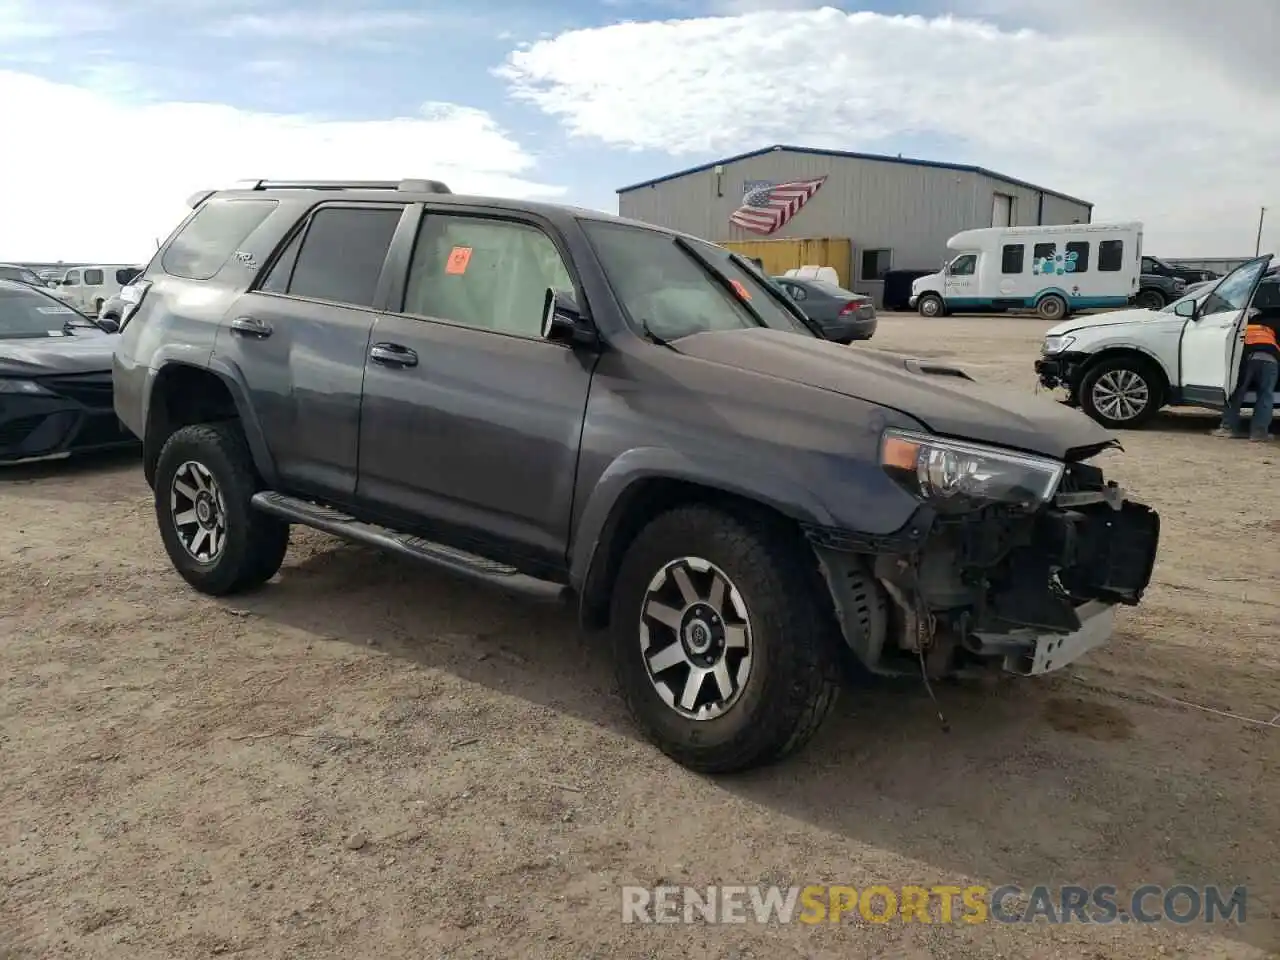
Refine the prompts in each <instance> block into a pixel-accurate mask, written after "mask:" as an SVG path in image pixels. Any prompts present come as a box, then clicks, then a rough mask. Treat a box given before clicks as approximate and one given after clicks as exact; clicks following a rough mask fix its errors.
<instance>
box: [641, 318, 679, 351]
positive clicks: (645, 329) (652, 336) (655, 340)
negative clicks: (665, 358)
mask: <svg viewBox="0 0 1280 960" xmlns="http://www.w3.org/2000/svg"><path fill="white" fill-rule="evenodd" d="M640 331H641V332H642V333H643V334H644V338H645V339H646V340H648V341H649V342H650V343H652V344H656V345H657V346H659V347H666V348H667V349H668V350H674V351H675V352H676V353H679V352H680V351H679V350H676V348H675V347H673V346H672V345H671V341H670V340H665V339H663V338H662V337H660V336H658V335H657V334H656V333H654V332H653V330H652V329H651V328H650V327H649V319H648V317H641V318H640Z"/></svg>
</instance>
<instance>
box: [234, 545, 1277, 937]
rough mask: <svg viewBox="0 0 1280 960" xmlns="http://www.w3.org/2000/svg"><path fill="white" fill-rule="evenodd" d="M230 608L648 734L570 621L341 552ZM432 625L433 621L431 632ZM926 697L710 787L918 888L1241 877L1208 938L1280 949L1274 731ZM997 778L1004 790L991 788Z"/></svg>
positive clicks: (1041, 693) (980, 695)
mask: <svg viewBox="0 0 1280 960" xmlns="http://www.w3.org/2000/svg"><path fill="white" fill-rule="evenodd" d="M236 606H237V607H241V608H247V609H249V610H251V611H253V612H254V613H256V614H257V615H259V616H261V617H264V618H266V619H268V620H270V621H274V622H276V623H279V624H282V625H287V626H289V627H294V628H300V629H303V630H306V631H308V632H312V633H315V634H318V635H320V636H324V637H328V638H330V639H331V642H335V643H343V644H350V645H353V646H355V647H361V648H364V647H368V646H370V645H374V646H376V648H377V649H379V650H380V651H385V653H387V654H389V655H393V656H396V657H401V658H405V659H407V660H410V661H412V662H415V663H418V664H421V665H424V666H427V667H431V668H434V669H438V670H442V671H445V672H448V673H450V674H452V675H454V676H457V677H459V678H461V679H464V680H466V681H469V682H471V683H475V684H478V685H481V686H484V687H487V688H490V689H493V690H495V691H497V692H500V693H502V694H504V695H508V696H515V697H519V698H522V699H525V700H527V701H530V702H533V703H537V704H539V705H543V706H549V707H552V708H554V709H557V710H559V711H562V712H566V713H568V714H571V715H573V716H576V717H578V718H580V719H583V720H586V721H588V722H590V723H592V724H596V725H599V726H602V727H605V728H608V729H611V730H613V731H616V732H618V733H621V734H622V735H624V736H627V737H629V738H632V739H639V736H638V734H637V732H636V730H635V729H634V727H633V726H632V725H631V723H630V720H629V719H628V717H627V716H626V714H625V712H624V710H623V708H622V705H621V702H620V700H619V698H618V697H617V696H616V695H615V693H614V684H613V680H612V675H611V670H610V664H609V660H608V653H607V649H606V648H605V646H604V644H603V642H601V640H600V638H594V637H589V636H586V635H584V634H583V633H582V632H581V631H580V630H579V629H578V628H577V626H576V623H575V621H574V618H573V615H572V614H571V613H570V612H569V611H567V610H565V609H563V608H559V607H554V606H549V605H541V604H536V603H533V602H530V601H526V600H523V599H516V598H511V597H508V596H507V595H505V594H503V593H501V592H499V591H496V590H494V589H491V588H487V587H484V586H479V585H474V584H471V583H469V582H467V581H460V580H458V579H456V578H452V577H449V576H447V575H445V574H441V573H437V572H436V571H434V570H431V569H427V568H423V567H422V566H420V565H418V564H415V563H413V562H411V561H407V560H402V559H400V558H397V557H391V556H387V555H385V554H381V553H377V552H375V551H372V550H369V549H365V548H362V547H354V546H348V545H334V546H333V547H332V548H331V549H322V550H319V551H317V552H314V553H313V554H312V555H310V556H308V557H306V558H304V559H302V560H301V562H298V563H294V564H291V565H289V566H287V567H286V568H285V570H284V571H282V574H281V576H280V578H279V579H278V580H276V581H275V582H273V583H271V584H270V585H268V586H267V587H266V588H264V589H263V590H261V591H260V592H258V593H256V594H253V595H250V596H246V597H242V598H237V601H236ZM428 623H430V624H440V625H441V626H439V627H436V628H435V629H434V630H433V631H432V632H431V633H430V634H427V633H425V632H424V630H423V629H422V625H423V624H428ZM1117 642H1118V643H1121V642H1131V643H1134V644H1141V645H1142V646H1145V645H1146V643H1147V642H1148V639H1147V638H1145V637H1142V636H1139V635H1136V634H1135V635H1133V636H1132V637H1130V638H1129V640H1128V641H1126V640H1125V638H1124V637H1123V636H1121V637H1119V638H1117ZM1193 656H1194V654H1193ZM1203 658H1204V664H1203V666H1204V670H1205V671H1206V676H1207V678H1208V680H1207V682H1209V683H1212V675H1213V673H1214V672H1215V671H1216V672H1219V673H1220V672H1222V671H1224V670H1233V669H1243V665H1241V666H1240V667H1239V668H1237V667H1234V666H1231V665H1224V664H1222V663H1221V662H1218V661H1216V660H1214V659H1213V658H1212V655H1211V651H1207V652H1205V653H1204V654H1203ZM935 692H936V694H937V697H938V701H939V705H938V706H935V704H934V703H933V702H932V700H931V699H930V697H929V695H928V694H927V693H926V692H925V690H924V687H923V684H922V683H920V682H918V681H912V680H907V681H894V682H879V683H875V684H873V685H871V686H869V687H867V688H860V689H857V690H852V691H850V692H847V693H846V695H845V696H844V698H843V701H842V703H841V705H840V706H839V707H838V708H837V711H836V715H835V716H834V717H833V718H832V721H831V722H830V723H829V724H828V725H827V726H826V727H825V728H824V730H823V732H822V733H821V734H820V735H819V736H818V737H817V738H816V739H815V740H814V741H813V742H812V743H811V744H810V746H809V748H808V749H807V750H805V751H804V752H803V753H802V754H800V755H799V756H797V757H795V758H793V759H791V760H789V761H787V762H785V763H784V764H782V765H780V766H776V767H772V768H766V769H763V770H758V771H754V772H751V773H748V774H741V775H736V776H731V777H719V778H712V780H713V782H715V783H716V784H717V786H718V787H719V788H720V789H723V790H726V791H728V792H730V793H733V794H736V795H738V796H740V797H743V798H746V799H749V800H750V801H752V802H754V803H756V804H760V805H762V806H764V807H766V808H768V809H771V810H774V811H776V812H779V813H782V814H784V815H786V816H790V817H795V818H798V819H800V820H803V821H806V822H808V823H811V824H814V825H816V826H819V827H821V828H823V829H825V830H828V831H830V832H832V833H833V834H836V835H839V836H842V837H845V838H847V839H848V840H850V841H854V842H856V843H858V844H864V845H866V846H868V847H873V848H883V849H889V850H893V851H894V852H896V853H898V854H900V855H902V856H905V857H909V858H912V859H914V860H916V861H918V862H920V863H921V864H922V865H927V866H926V867H925V868H924V869H926V870H928V871H930V872H929V873H928V874H922V875H921V876H920V877H919V878H918V879H919V880H920V881H921V882H929V883H957V882H960V881H961V880H962V879H963V878H973V879H974V880H976V881H977V882H985V883H991V884H997V885H998V884H1003V883H1011V884H1018V885H1021V886H1023V887H1024V888H1029V887H1030V886H1032V885H1034V884H1038V883H1045V884H1067V883H1074V884H1081V885H1084V886H1094V885H1098V884H1114V885H1116V886H1117V887H1119V888H1120V889H1122V890H1124V889H1129V890H1132V889H1133V888H1134V887H1136V886H1138V885H1140V884H1143V883H1158V884H1164V885H1173V884H1177V883H1192V884H1197V885H1203V884H1215V883H1216V884H1223V885H1227V886H1228V887H1229V888H1230V887H1234V886H1235V885H1236V884H1247V885H1248V886H1249V887H1250V894H1249V896H1250V901H1249V906H1250V913H1249V923H1248V924H1247V925H1246V926H1245V927H1244V928H1239V929H1236V928H1231V927H1223V928H1221V929H1219V930H1217V931H1216V932H1219V933H1221V934H1222V935H1225V936H1231V937H1235V938H1237V939H1244V940H1247V941H1249V942H1252V943H1254V944H1255V945H1266V946H1270V947H1274V946H1277V945H1280V924H1277V923H1276V922H1275V921H1274V920H1273V919H1272V914H1273V913H1274V910H1273V909H1272V906H1271V902H1268V900H1267V899H1265V898H1269V897H1271V896H1273V895H1274V893H1275V891H1274V889H1272V888H1273V887H1274V879H1275V868H1274V863H1276V862H1280V848H1278V847H1277V844H1276V838H1280V811H1277V808H1276V806H1275V803H1274V798H1273V797H1272V796H1270V795H1269V794H1267V793H1266V786H1265V784H1264V783H1263V779H1264V778H1263V775H1262V773H1261V769H1262V768H1263V767H1265V765H1266V764H1267V763H1268V762H1272V761H1268V760H1267V759H1266V758H1267V757H1272V758H1274V756H1275V749H1274V745H1273V743H1274V741H1271V740H1269V739H1268V738H1270V737H1274V736H1276V735H1277V731H1275V730H1271V729H1267V728H1249V727H1239V726H1235V725H1233V724H1231V723H1229V722H1222V721H1216V720H1214V719H1213V718H1208V719H1206V718H1205V717H1204V716H1203V715H1200V714H1195V713H1191V712H1178V711H1177V710H1174V709H1170V708H1169V707H1168V706H1167V705H1151V704H1145V703H1143V702H1141V701H1142V697H1140V696H1130V695H1127V694H1125V693H1123V691H1122V693H1121V696H1120V697H1115V696H1108V695H1107V694H1106V693H1099V692H1098V691H1097V690H1096V689H1094V688H1090V687H1088V686H1086V685H1085V684H1083V683H1080V682H1077V680H1076V678H1075V677H1073V676H1071V675H1063V676H1055V677H1052V678H1045V679H1041V680H1038V681H1031V680H1019V679H1015V678H1009V679H1008V680H1004V681H1001V682H998V683H994V684H988V683H984V684H974V683H964V684H958V685H956V684H943V685H937V686H936V688H935ZM939 708H940V709H941V711H942V713H943V714H944V715H945V717H946V720H947V721H948V723H949V730H945V731H944V729H943V726H942V724H941V723H940V721H939V719H938V711H939ZM1224 740H1225V741H1226V743H1225V745H1224V743H1223V741H1224ZM1259 765H1261V766H1259ZM993 783H996V784H1002V785H1003V786H1004V789H1003V791H994V792H993V790H992V784H993ZM993 796H995V797H998V798H999V799H997V800H995V801H994V802H993V801H992V800H991V799H990V798H991V797H993ZM1135 797H1136V798H1142V799H1143V803H1141V804H1136V803H1134V798H1135ZM978 798H983V799H981V800H980V799H978ZM850 855H851V856H856V853H851V854H850ZM792 879H794V880H795V882H798V883H803V882H807V881H811V880H813V879H814V878H807V877H796V878H792ZM1272 902H1273V901H1272Z"/></svg>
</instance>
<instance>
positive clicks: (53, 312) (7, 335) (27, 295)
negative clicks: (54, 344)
mask: <svg viewBox="0 0 1280 960" xmlns="http://www.w3.org/2000/svg"><path fill="white" fill-rule="evenodd" d="M81 330H86V331H91V330H96V331H98V332H99V333H102V335H103V336H106V334H105V333H103V332H102V331H101V330H99V329H98V327H96V326H95V325H94V324H93V322H92V321H90V320H89V319H88V318H86V317H84V316H82V315H81V314H79V313H77V312H76V311H74V310H72V309H71V308H70V307H68V306H66V305H65V304H62V303H59V302H58V301H57V300H55V299H54V298H53V297H47V296H45V295H44V294H43V293H39V292H37V291H35V290H28V289H26V288H25V287H5V286H0V340H21V339H27V338H30V337H69V336H73V335H76V334H77V333H78V332H79V331H81Z"/></svg>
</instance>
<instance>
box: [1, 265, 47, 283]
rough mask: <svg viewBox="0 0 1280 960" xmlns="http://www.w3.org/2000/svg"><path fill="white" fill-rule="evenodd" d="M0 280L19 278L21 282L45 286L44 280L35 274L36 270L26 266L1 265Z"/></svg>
mask: <svg viewBox="0 0 1280 960" xmlns="http://www.w3.org/2000/svg"><path fill="white" fill-rule="evenodd" d="M0 280H17V281H18V282H19V283H30V284H33V285H35V286H37V287H43V286H44V281H43V280H41V279H40V278H39V277H37V276H36V275H35V271H33V270H28V269H27V268H26V267H0Z"/></svg>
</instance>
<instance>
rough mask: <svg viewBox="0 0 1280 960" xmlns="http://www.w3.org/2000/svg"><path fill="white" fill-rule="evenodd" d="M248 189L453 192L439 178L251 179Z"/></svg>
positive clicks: (246, 187) (248, 182)
mask: <svg viewBox="0 0 1280 960" xmlns="http://www.w3.org/2000/svg"><path fill="white" fill-rule="evenodd" d="M241 189H247V190H401V191H406V192H412V193H451V192H452V191H451V190H450V189H449V188H448V187H447V186H445V184H444V183H442V182H441V181H439V180H250V181H247V182H246V185H245V186H244V187H243V188H241Z"/></svg>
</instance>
